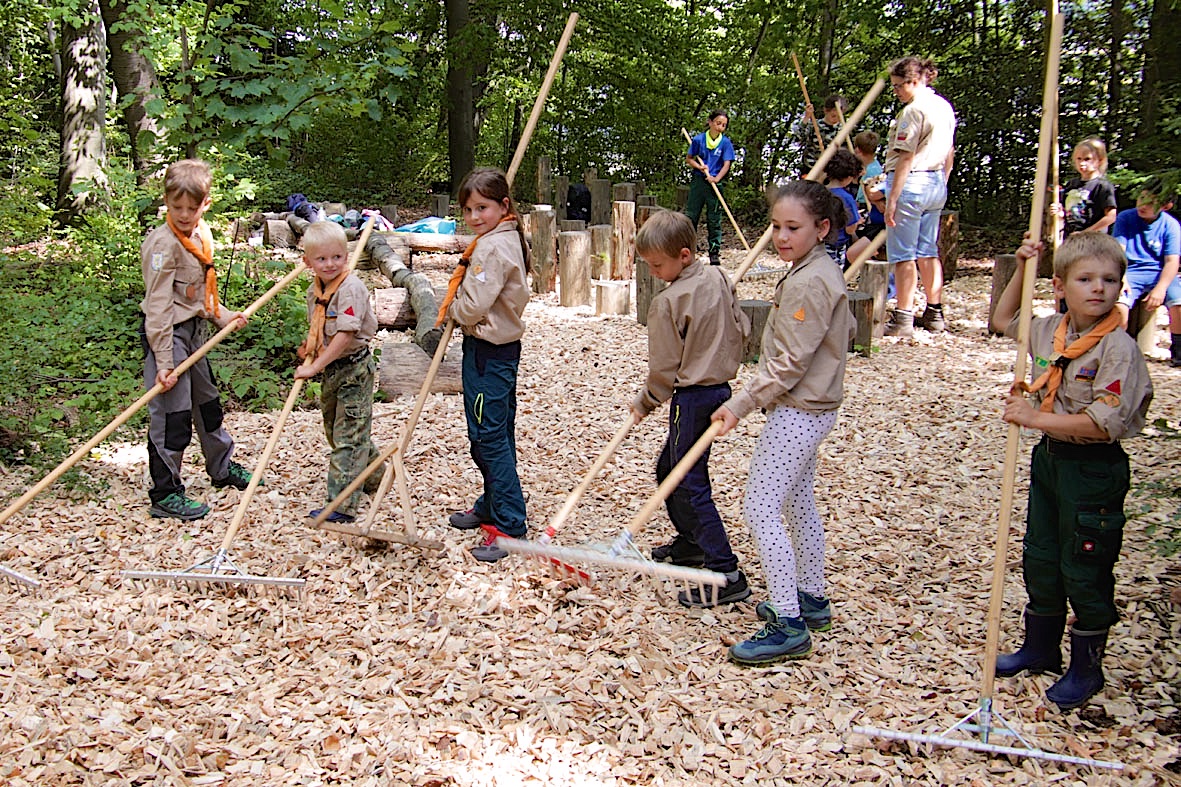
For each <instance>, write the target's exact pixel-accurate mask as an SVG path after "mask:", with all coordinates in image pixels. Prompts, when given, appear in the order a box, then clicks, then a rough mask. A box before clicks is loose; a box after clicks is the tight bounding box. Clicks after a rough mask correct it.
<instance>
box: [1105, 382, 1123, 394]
mask: <svg viewBox="0 0 1181 787" xmlns="http://www.w3.org/2000/svg"><path fill="white" fill-rule="evenodd" d="M1103 390H1104V391H1111V392H1112V393H1113V394H1115V395H1116V396H1119V395H1120V394H1121V393H1123V391H1122V390H1121V388H1120V381H1119V380H1112V381H1111V385H1108V386H1107V387H1106V388H1104V389H1103Z"/></svg>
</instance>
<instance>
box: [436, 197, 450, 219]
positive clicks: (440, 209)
mask: <svg viewBox="0 0 1181 787" xmlns="http://www.w3.org/2000/svg"><path fill="white" fill-rule="evenodd" d="M450 214H451V195H450V194H432V195H431V215H432V216H438V217H439V218H441V219H445V218H447V217H448V216H449V215H450Z"/></svg>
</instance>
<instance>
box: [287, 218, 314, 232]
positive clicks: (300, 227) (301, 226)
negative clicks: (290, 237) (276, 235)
mask: <svg viewBox="0 0 1181 787" xmlns="http://www.w3.org/2000/svg"><path fill="white" fill-rule="evenodd" d="M310 225H311V222H310V221H308V220H307V219H301V218H300V217H299V216H296V215H295V214H294V213H292V214H291V215H289V216H288V217H287V226H288V227H290V228H291V232H292V233H294V234H295V237H297V238H302V237H303V234H304V233H305V232H307V231H308V226H310Z"/></svg>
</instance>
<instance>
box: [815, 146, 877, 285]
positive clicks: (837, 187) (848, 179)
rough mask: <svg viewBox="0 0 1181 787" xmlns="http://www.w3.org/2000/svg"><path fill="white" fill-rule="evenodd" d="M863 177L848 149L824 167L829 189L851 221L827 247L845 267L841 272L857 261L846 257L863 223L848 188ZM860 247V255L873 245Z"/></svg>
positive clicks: (858, 163)
mask: <svg viewBox="0 0 1181 787" xmlns="http://www.w3.org/2000/svg"><path fill="white" fill-rule="evenodd" d="M860 174H861V162H860V161H859V160H858V159H857V156H855V155H854V154H853V153H851V152H849V151H848V150H845V149H844V148H840V149H838V150H836V151H835V152H834V153H833V156H832V158H830V159H829V160H828V163H827V164H825V165H824V176H825V177H826V178H827V179H828V181H827V183H826V184H825V185H827V186H828V190H829V191H831V192H832V193H833V194H834V195H835V196H836V197H837V198H838V199H839V200H840V201H841V203H842V204H843V205H844V206H845V216H846V219H847V220H848V224H847V225H845V226H842V227H839V228H838V230H837V237H836V240H835V241H833V242H832V243H827V242H826V243H825V244H824V248H825V249H827V251H828V254H829V256H830V257H832V258H833V260H834V261H835V262H837V263H838V264H839V265H840V266H841V270H845V269H846V268H848V267H849V264H850V263H851V262H852V261H853V255H852V254H851V255H849V258H848V259H846V258H845V253H846V252H847V251H849V246H850V244H851V242H852V240H853V233H855V232H856V231H857V226H858V225H859V224H860V223H861V214H860V213H859V212H858V210H857V200H856V198H854V196H853V195H852V194H850V193H849V189H848V188H847V186H848V185H849V184H850V183H853V182H854V181H855V180H857V176H858V175H860ZM858 243H860V244H861V246H860V247H859V248H858V249H857V253H860V251H861V249H863V248H865V247H866V246H868V245H869V241H858Z"/></svg>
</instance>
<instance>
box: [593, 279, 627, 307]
mask: <svg viewBox="0 0 1181 787" xmlns="http://www.w3.org/2000/svg"><path fill="white" fill-rule="evenodd" d="M592 283H593V284H594V287H595V314H628V313H629V312H631V286H632V283H631V282H630V281H607V280H603V279H597V280H595V281H594V282H592Z"/></svg>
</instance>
